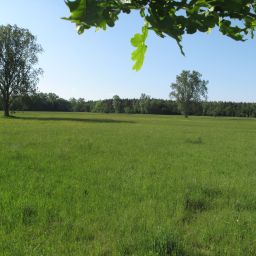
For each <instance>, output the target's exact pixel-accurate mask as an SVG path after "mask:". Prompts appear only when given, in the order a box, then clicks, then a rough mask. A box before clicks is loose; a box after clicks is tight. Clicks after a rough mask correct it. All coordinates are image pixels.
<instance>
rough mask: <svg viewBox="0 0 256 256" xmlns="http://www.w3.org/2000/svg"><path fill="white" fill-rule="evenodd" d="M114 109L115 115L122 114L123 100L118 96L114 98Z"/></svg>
mask: <svg viewBox="0 0 256 256" xmlns="http://www.w3.org/2000/svg"><path fill="white" fill-rule="evenodd" d="M113 108H114V111H115V113H120V112H121V99H120V97H119V96H118V95H114V96H113Z"/></svg>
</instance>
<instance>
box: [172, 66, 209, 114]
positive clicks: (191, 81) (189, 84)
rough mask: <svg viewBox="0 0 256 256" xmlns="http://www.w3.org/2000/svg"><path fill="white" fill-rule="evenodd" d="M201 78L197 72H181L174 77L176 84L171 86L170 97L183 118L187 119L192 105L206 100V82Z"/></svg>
mask: <svg viewBox="0 0 256 256" xmlns="http://www.w3.org/2000/svg"><path fill="white" fill-rule="evenodd" d="M201 77H202V75H201V74H200V73H199V72H197V71H192V72H190V71H187V70H183V71H182V72H181V74H180V75H178V76H177V77H176V83H172V84H171V88H172V92H171V93H170V97H174V98H175V99H176V101H177V103H178V106H179V109H180V111H181V112H182V113H183V114H184V116H185V117H188V115H189V110H190V108H191V104H192V103H198V102H201V101H202V99H205V100H206V99H207V84H208V81H205V80H201Z"/></svg>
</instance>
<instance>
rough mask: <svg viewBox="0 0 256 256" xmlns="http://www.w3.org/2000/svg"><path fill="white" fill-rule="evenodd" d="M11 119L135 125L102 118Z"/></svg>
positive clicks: (15, 117)
mask: <svg viewBox="0 0 256 256" xmlns="http://www.w3.org/2000/svg"><path fill="white" fill-rule="evenodd" d="M10 118H13V119H19V120H32V121H70V122H84V123H127V124H134V123H135V122H134V121H128V120H117V119H102V118H73V117H28V116H11V117H10Z"/></svg>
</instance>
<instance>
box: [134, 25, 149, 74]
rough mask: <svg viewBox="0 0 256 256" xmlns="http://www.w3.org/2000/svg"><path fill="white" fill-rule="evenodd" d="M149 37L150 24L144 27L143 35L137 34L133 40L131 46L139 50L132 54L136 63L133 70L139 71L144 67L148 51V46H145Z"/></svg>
mask: <svg viewBox="0 0 256 256" xmlns="http://www.w3.org/2000/svg"><path fill="white" fill-rule="evenodd" d="M147 37H148V23H146V24H145V25H144V26H143V27H142V33H141V34H135V35H134V37H133V38H132V39H131V44H132V46H133V47H136V48H137V49H136V50H134V51H133V52H132V60H133V61H135V64H134V65H133V70H136V71H139V70H140V69H141V67H142V66H143V63H144V59H145V54H146V51H147V45H146V44H145V42H146V39H147Z"/></svg>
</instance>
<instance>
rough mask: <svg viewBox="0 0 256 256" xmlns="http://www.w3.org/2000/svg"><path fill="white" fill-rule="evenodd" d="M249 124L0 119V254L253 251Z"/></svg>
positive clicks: (254, 130) (253, 133)
mask: <svg viewBox="0 0 256 256" xmlns="http://www.w3.org/2000/svg"><path fill="white" fill-rule="evenodd" d="M255 155H256V120H253V119H232V118H199V117H191V118H188V119H184V118H183V117H173V116H171V117H170V116H151V115H118V114H112V115H107V114H105V115H103V114H102V115H101V114H85V113H82V114H79V113H71V114H69V113H32V112H31V113H18V114H16V118H8V119H6V118H0V188H1V189H0V255H5V256H7V255H35V256H37V255H75V256H79V255H151V256H153V255H256V240H255V238H256V190H255V188H256V157H255Z"/></svg>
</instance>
